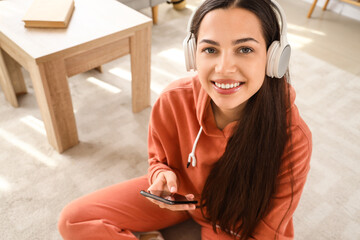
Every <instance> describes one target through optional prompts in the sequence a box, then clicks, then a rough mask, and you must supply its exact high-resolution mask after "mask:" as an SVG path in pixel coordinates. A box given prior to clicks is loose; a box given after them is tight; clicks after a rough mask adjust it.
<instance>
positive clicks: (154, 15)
mask: <svg viewBox="0 0 360 240" xmlns="http://www.w3.org/2000/svg"><path fill="white" fill-rule="evenodd" d="M151 14H152V19H153V23H154V24H157V23H158V15H159V5H156V6H153V7H152V8H151Z"/></svg>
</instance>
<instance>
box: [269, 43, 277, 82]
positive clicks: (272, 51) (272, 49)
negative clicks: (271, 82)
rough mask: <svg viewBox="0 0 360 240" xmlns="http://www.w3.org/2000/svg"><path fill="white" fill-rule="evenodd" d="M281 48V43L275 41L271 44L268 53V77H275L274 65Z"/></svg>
mask: <svg viewBox="0 0 360 240" xmlns="http://www.w3.org/2000/svg"><path fill="white" fill-rule="evenodd" d="M279 46H280V42H279V41H274V42H272V43H271V45H270V47H269V49H268V51H267V63H266V75H267V76H269V77H274V76H275V72H274V65H276V64H275V63H274V61H275V56H276V52H277V51H278V49H279Z"/></svg>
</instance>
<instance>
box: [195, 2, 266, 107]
mask: <svg viewBox="0 0 360 240" xmlns="http://www.w3.org/2000/svg"><path fill="white" fill-rule="evenodd" d="M196 67H197V71H198V75H199V79H200V82H201V85H202V87H203V88H204V89H205V91H206V92H207V93H208V94H209V96H210V97H211V99H212V100H213V102H214V103H215V105H216V106H215V108H219V109H220V110H221V111H222V112H227V113H236V114H237V113H239V112H241V110H242V109H243V107H244V106H245V104H246V102H247V100H248V99H249V98H250V97H251V96H253V95H254V94H255V93H256V92H257V91H258V90H259V89H260V87H261V86H262V84H263V82H264V78H265V67H266V43H265V39H264V37H263V35H262V28H261V23H260V20H259V19H258V18H257V16H256V15H255V14H253V13H252V12H250V11H248V10H245V9H241V8H230V9H216V10H213V11H211V12H209V13H208V14H206V15H205V17H204V18H203V20H202V22H201V24H200V29H199V32H198V38H197V49H196ZM234 111H235V112H234Z"/></svg>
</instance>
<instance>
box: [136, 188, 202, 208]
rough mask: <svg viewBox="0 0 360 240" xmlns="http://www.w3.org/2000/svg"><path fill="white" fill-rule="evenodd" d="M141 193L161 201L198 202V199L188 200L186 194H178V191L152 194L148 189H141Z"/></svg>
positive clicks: (171, 202) (173, 202) (170, 202)
mask: <svg viewBox="0 0 360 240" xmlns="http://www.w3.org/2000/svg"><path fill="white" fill-rule="evenodd" d="M140 194H141V195H143V196H145V197H148V198H152V199H155V200H158V201H160V202H163V203H166V204H170V205H174V204H197V202H198V201H196V200H188V199H187V198H186V197H185V196H183V195H180V194H177V193H169V192H164V191H159V192H154V194H151V193H149V192H147V191H144V190H141V191H140Z"/></svg>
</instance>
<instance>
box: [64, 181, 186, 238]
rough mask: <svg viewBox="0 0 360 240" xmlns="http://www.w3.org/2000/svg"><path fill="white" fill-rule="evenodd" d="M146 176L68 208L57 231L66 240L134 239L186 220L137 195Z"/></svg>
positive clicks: (102, 191)
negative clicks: (138, 235)
mask: <svg viewBox="0 0 360 240" xmlns="http://www.w3.org/2000/svg"><path fill="white" fill-rule="evenodd" d="M148 187H149V184H148V180H147V177H146V176H143V177H140V178H136V179H132V180H130V181H127V182H123V183H119V184H116V185H113V186H110V187H107V188H105V189H102V190H99V191H97V192H94V193H91V194H89V195H87V196H84V197H81V198H79V199H77V200H75V201H73V202H71V203H70V204H69V205H67V206H66V207H65V208H64V209H63V211H62V213H61V215H60V219H59V223H58V228H59V231H60V234H61V235H62V237H63V238H64V239H66V240H78V239H79V240H84V239H86V240H92V239H94V240H95V239H102V240H106V239H114V240H115V239H116V240H117V239H119V240H126V239H136V237H135V236H134V235H133V234H132V232H146V231H152V230H157V229H162V228H165V227H168V226H171V225H175V224H177V223H180V222H182V221H185V220H186V219H188V218H189V217H190V216H189V215H188V213H187V212H185V211H184V212H183V211H182V212H174V211H170V210H167V209H162V208H160V207H158V206H157V205H155V204H153V203H151V202H150V201H148V200H147V199H146V198H145V197H143V196H142V195H140V190H146V189H147V188H148Z"/></svg>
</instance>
